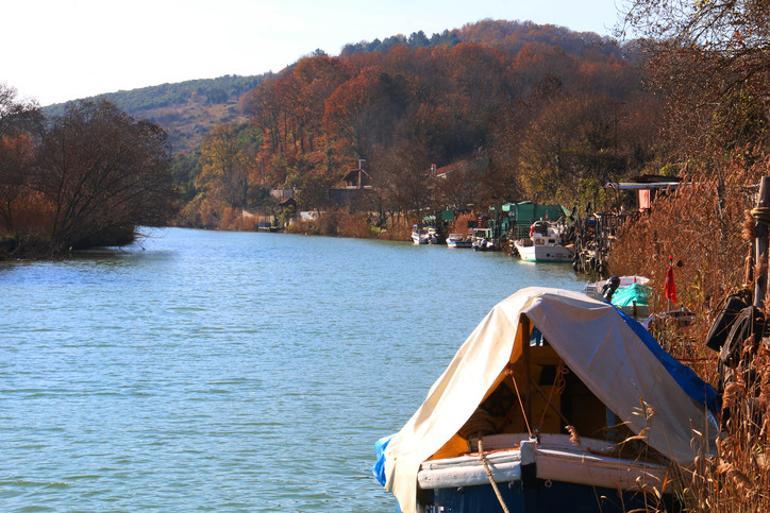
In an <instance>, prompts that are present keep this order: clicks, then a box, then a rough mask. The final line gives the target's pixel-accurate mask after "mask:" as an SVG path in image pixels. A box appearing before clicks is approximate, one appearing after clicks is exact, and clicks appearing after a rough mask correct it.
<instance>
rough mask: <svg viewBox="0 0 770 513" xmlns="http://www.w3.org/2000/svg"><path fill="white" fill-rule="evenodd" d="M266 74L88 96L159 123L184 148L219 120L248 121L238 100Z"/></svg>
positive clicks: (55, 108) (53, 112)
mask: <svg viewBox="0 0 770 513" xmlns="http://www.w3.org/2000/svg"><path fill="white" fill-rule="evenodd" d="M265 76H269V75H258V76H248V77H242V76H237V75H225V76H222V77H218V78H211V79H199V80H188V81H186V82H179V83H176V84H161V85H157V86H150V87H142V88H140V89H132V90H130V91H118V92H114V93H106V94H101V95H98V96H95V97H93V98H87V99H89V100H107V101H109V102H111V103H113V104H115V105H116V106H117V107H118V108H120V109H121V110H123V111H125V112H126V113H128V114H129V115H131V116H133V117H136V118H140V119H146V120H149V121H152V122H154V123H157V124H158V125H160V126H161V127H163V128H164V129H165V130H166V131H167V132H168V134H169V140H170V142H171V144H172V147H173V148H174V150H175V151H176V152H181V151H188V150H191V149H193V148H195V147H196V146H197V145H198V144H200V142H201V140H202V138H203V136H204V135H205V134H206V133H208V131H209V130H210V129H211V128H212V127H213V126H216V125H217V124H220V123H237V122H244V121H246V119H245V118H244V117H243V116H242V114H241V112H240V110H239V109H238V100H239V98H240V96H241V95H242V94H243V93H244V92H246V91H248V90H250V89H252V88H253V87H255V86H256V85H257V84H259V83H260V82H261V81H262V80H263V79H264V78H265ZM66 106H67V103H59V104H55V105H49V106H47V107H45V108H44V109H43V113H44V114H45V115H46V116H59V115H62V114H63V113H64V111H65V108H66Z"/></svg>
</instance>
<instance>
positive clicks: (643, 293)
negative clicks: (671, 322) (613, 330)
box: [585, 276, 651, 327]
mask: <svg viewBox="0 0 770 513" xmlns="http://www.w3.org/2000/svg"><path fill="white" fill-rule="evenodd" d="M649 283H650V279H649V278H646V277H644V276H610V277H609V278H608V279H606V280H600V281H597V282H595V283H589V284H588V285H586V287H585V293H586V295H588V296H590V297H592V298H595V299H599V300H603V301H607V302H608V303H610V304H612V305H614V306H616V307H618V308H620V309H621V310H623V312H625V313H626V314H627V315H629V316H630V317H632V318H634V319H636V320H637V321H639V322H640V323H642V325H644V326H645V327H647V325H648V324H649V319H650V304H649V296H650V292H651V289H650V286H649Z"/></svg>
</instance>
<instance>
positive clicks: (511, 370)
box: [505, 367, 532, 438]
mask: <svg viewBox="0 0 770 513" xmlns="http://www.w3.org/2000/svg"><path fill="white" fill-rule="evenodd" d="M505 373H506V374H507V375H508V376H510V377H511V381H513V388H514V389H515V390H516V397H517V398H518V400H519V407H520V408H521V416H522V417H524V424H526V425H527V433H529V437H530V438H532V428H531V427H529V419H528V418H527V412H526V411H525V410H524V403H523V402H522V400H521V394H520V393H519V385H518V384H517V383H516V378H515V377H514V375H513V369H511V368H510V367H509V368H507V369H505Z"/></svg>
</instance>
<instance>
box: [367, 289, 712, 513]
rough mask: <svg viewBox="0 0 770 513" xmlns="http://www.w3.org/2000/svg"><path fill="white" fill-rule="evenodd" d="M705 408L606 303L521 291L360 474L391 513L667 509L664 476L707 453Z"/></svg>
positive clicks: (693, 381)
mask: <svg viewBox="0 0 770 513" xmlns="http://www.w3.org/2000/svg"><path fill="white" fill-rule="evenodd" d="M717 402H718V398H717V395H716V393H715V392H714V390H713V389H711V387H709V386H708V385H707V384H706V383H704V382H703V381H702V380H701V379H700V378H699V377H698V376H697V375H696V374H695V373H694V372H692V371H691V370H690V369H689V368H687V367H685V366H684V365H683V364H681V363H679V362H677V361H676V360H675V359H674V358H672V357H671V356H670V355H669V354H667V353H666V352H665V351H664V350H663V349H662V348H661V346H660V345H659V344H658V343H657V342H656V341H655V339H654V338H653V337H652V335H650V333H649V332H647V331H646V330H645V329H644V328H642V327H641V326H640V325H639V323H637V322H636V321H634V320H633V319H630V318H628V317H627V316H624V315H622V314H620V313H619V312H618V310H617V309H615V308H614V307H612V306H611V305H609V304H607V303H604V302H601V301H598V300H595V299H591V298H589V297H588V296H586V295H585V294H581V293H578V292H572V291H566V290H559V289H549V288H539V287H530V288H527V289H522V290H520V291H518V292H517V293H515V294H514V295H512V296H510V297H509V298H507V299H505V300H504V301H502V302H500V303H499V304H498V305H497V306H495V307H494V309H493V310H492V311H491V312H490V313H489V314H488V315H487V316H486V317H485V319H484V320H483V321H482V322H481V323H480V324H479V326H478V327H477V328H476V329H475V330H474V331H473V332H472V333H471V335H470V336H469V337H468V339H467V340H466V341H465V342H464V343H463V344H462V346H461V347H460V349H459V350H458V352H457V354H456V355H455V357H454V358H453V360H452V361H451V362H450V364H449V365H448V366H447V368H446V370H444V372H443V373H442V374H441V375H440V376H439V377H438V379H437V380H436V382H435V383H434V384H433V385H432V386H431V388H430V390H429V392H428V395H427V397H426V399H425V401H424V402H423V404H422V405H421V406H420V407H419V408H418V409H417V411H416V412H415V413H414V414H413V415H412V417H411V418H410V419H409V420H408V421H407V422H406V424H404V426H403V427H402V428H401V430H400V431H399V432H398V433H396V434H394V435H392V436H390V437H386V438H384V439H382V440H380V441H379V442H378V443H377V445H376V449H377V451H378V459H377V463H376V464H375V466H374V468H373V471H374V475H375V477H376V478H377V480H378V481H379V482H380V483H381V484H383V485H384V486H385V487H386V489H387V490H389V491H391V492H392V493H393V494H394V495H395V497H396V498H397V499H398V502H399V506H400V509H401V511H402V512H403V513H438V512H441V511H444V512H447V511H451V512H453V513H472V512H480V511H501V509H505V508H507V509H508V510H509V511H511V512H517V513H547V512H555V511H571V512H572V511H576V512H589V511H590V512H595V511H602V512H605V513H606V512H612V513H621V512H625V511H631V510H640V511H650V508H653V510H666V511H677V510H678V509H677V508H679V507H680V506H681V505H680V504H678V503H677V502H676V499H675V498H674V494H673V493H672V488H673V486H671V485H667V484H666V483H671V482H673V480H675V479H676V473H672V472H671V471H670V465H671V463H672V462H676V463H677V464H679V465H683V466H687V465H689V464H692V462H693V461H694V459H695V458H696V457H697V456H701V457H702V456H704V455H706V456H708V455H711V454H713V453H714V452H713V451H714V445H715V440H716V437H717V435H718V433H719V425H718V423H717V421H716V416H715V414H716V413H718V406H717ZM694 432H695V433H704V436H703V437H701V438H699V439H698V440H699V443H698V444H693V433H694Z"/></svg>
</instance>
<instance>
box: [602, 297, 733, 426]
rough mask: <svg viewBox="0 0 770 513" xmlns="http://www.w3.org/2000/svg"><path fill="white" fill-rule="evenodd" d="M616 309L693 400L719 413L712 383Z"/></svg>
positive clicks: (717, 400)
mask: <svg viewBox="0 0 770 513" xmlns="http://www.w3.org/2000/svg"><path fill="white" fill-rule="evenodd" d="M615 310H617V312H618V314H620V316H621V317H622V318H623V320H624V321H625V322H626V324H627V325H628V326H629V327H630V328H631V329H632V330H633V332H634V333H635V334H636V336H637V337H639V339H640V340H641V341H642V342H643V343H644V345H645V346H647V349H649V350H650V352H651V353H652V354H653V355H654V356H655V358H657V359H658V361H659V362H660V363H661V364H663V367H665V368H666V370H667V371H668V373H669V374H671V377H673V378H674V380H675V381H676V382H677V384H678V385H679V386H680V387H681V388H682V390H684V391H685V392H686V393H687V395H688V396H690V398H692V400H693V401H695V402H697V403H698V404H703V405H705V406H706V407H708V409H709V411H710V412H711V413H713V414H714V415H717V414H718V413H719V410H720V409H721V405H720V402H721V401H720V398H719V396H718V395H717V393H716V392H715V391H714V389H713V388H712V387H711V385H709V384H708V383H706V382H705V381H703V380H702V379H700V377H698V375H697V374H696V373H695V371H694V370H692V369H691V368H689V367H688V366H686V365H684V364H682V363H679V362H678V361H677V360H676V359H675V358H674V357H673V356H671V355H670V354H668V353H667V352H666V351H665V350H664V349H663V348H662V347H660V344H658V341H657V340H655V337H653V336H652V335H651V334H650V332H649V331H647V330H646V329H645V328H644V326H642V325H641V324H639V322H637V321H636V320H634V319H632V318H631V317H629V316H628V315H626V314H625V313H623V311H622V310H620V309H619V308H616V309H615Z"/></svg>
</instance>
